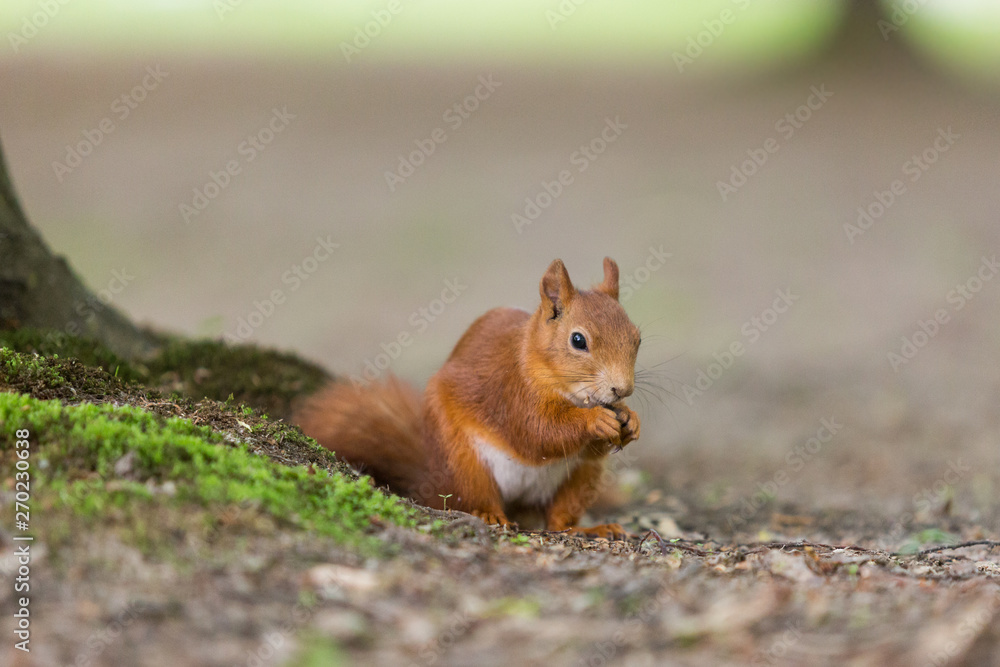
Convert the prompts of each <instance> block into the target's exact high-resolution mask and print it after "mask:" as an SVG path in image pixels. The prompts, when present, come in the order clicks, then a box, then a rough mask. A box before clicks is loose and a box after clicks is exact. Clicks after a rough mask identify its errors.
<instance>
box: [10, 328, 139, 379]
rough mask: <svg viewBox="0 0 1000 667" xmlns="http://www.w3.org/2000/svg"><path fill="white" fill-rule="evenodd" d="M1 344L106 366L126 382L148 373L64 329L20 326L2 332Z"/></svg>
mask: <svg viewBox="0 0 1000 667" xmlns="http://www.w3.org/2000/svg"><path fill="white" fill-rule="evenodd" d="M0 347H7V348H10V349H12V350H14V351H15V352H22V353H25V354H31V353H33V354H37V355H39V356H43V357H62V358H73V359H76V360H78V361H79V362H80V363H82V364H83V365H85V366H92V367H94V368H103V369H104V370H106V371H107V372H108V373H109V374H111V375H113V376H115V377H117V378H120V379H122V380H125V381H133V382H139V381H141V380H143V379H144V378H145V376H144V375H143V374H142V373H141V372H139V371H138V370H136V369H135V368H133V367H132V365H131V364H129V363H128V362H127V361H125V360H124V359H122V358H121V357H119V356H118V355H116V354H115V353H114V352H112V351H111V350H109V349H107V348H106V347H104V346H103V345H102V344H100V343H98V342H97V341H94V340H91V339H89V338H77V337H75V336H70V335H67V334H66V333H63V332H61V331H55V330H44V329H16V330H14V331H0Z"/></svg>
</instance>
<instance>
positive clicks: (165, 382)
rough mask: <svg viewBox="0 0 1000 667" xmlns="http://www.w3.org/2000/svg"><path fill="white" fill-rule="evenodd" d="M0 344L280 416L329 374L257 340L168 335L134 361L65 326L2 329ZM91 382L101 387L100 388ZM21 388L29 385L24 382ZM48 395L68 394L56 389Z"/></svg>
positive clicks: (54, 383) (54, 380) (55, 380)
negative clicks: (153, 351) (266, 347)
mask: <svg viewBox="0 0 1000 667" xmlns="http://www.w3.org/2000/svg"><path fill="white" fill-rule="evenodd" d="M0 347H6V348H9V349H10V350H13V351H15V352H20V353H23V354H34V355H39V356H42V357H49V358H53V359H55V358H59V359H63V360H67V361H68V360H69V359H73V360H76V361H78V362H79V363H80V364H81V365H82V366H84V367H89V368H94V369H98V368H100V369H103V370H105V371H107V373H108V374H109V375H111V376H112V377H113V378H115V379H117V380H121V381H122V382H126V383H128V382H138V383H142V384H144V385H146V386H148V387H151V388H155V389H160V390H163V391H166V392H167V393H171V392H177V393H180V394H182V395H185V396H190V397H192V398H196V399H198V398H211V399H214V400H217V401H225V400H227V399H231V400H232V401H233V402H235V403H237V404H240V403H244V404H246V405H248V406H251V407H253V408H255V409H257V410H260V411H261V412H264V413H266V414H271V415H275V416H276V417H279V418H283V417H286V416H288V415H289V414H290V413H291V406H292V402H293V401H294V400H295V399H296V398H297V397H299V396H301V395H305V394H310V393H312V392H314V391H316V390H317V389H319V388H320V387H321V386H322V385H323V384H324V383H325V382H327V381H328V380H329V379H330V376H329V374H328V373H326V371H324V370H323V369H322V368H320V367H319V366H316V365H315V364H311V363H309V362H307V361H303V360H302V359H299V358H298V357H296V356H295V355H292V354H285V353H282V352H276V351H273V350H264V349H261V348H259V347H257V346H255V345H239V346H231V345H227V344H226V343H224V342H222V341H208V340H197V341H188V340H183V339H179V338H165V339H163V345H162V347H161V349H160V350H159V352H158V353H157V354H156V355H154V356H153V357H151V358H149V359H145V360H143V361H141V362H134V363H129V362H127V361H125V360H123V359H121V358H120V357H118V356H117V355H115V354H114V353H113V352H111V351H110V350H108V349H107V348H106V347H104V346H103V345H102V344H101V343H99V342H97V341H94V340H91V339H87V338H76V337H74V336H69V335H66V334H65V333H63V332H60V331H48V330H39V329H19V330H15V331H0ZM36 379H37V378H36ZM80 379H81V378H75V380H77V381H79V380H80ZM59 380H60V378H57V377H54V376H53V377H52V382H50V383H48V384H49V386H50V387H53V388H55V387H59V386H62V384H64V383H62V382H60V381H59ZM70 384H73V383H72V382H71V383H70ZM91 388H92V389H94V390H95V392H97V393H99V391H100V389H101V387H91ZM17 389H18V390H19V391H26V389H25V388H24V387H17ZM45 398H68V397H66V396H62V395H59V394H54V395H52V396H45Z"/></svg>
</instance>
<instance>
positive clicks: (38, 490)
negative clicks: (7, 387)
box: [0, 393, 414, 544]
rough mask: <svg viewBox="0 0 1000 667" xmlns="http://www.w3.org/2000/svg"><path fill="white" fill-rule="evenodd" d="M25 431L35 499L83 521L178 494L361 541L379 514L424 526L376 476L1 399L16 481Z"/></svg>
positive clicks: (95, 408)
mask: <svg viewBox="0 0 1000 667" xmlns="http://www.w3.org/2000/svg"><path fill="white" fill-rule="evenodd" d="M18 429H28V430H29V432H30V437H29V441H30V443H31V449H30V451H31V458H30V465H31V468H30V469H31V472H32V489H33V500H35V501H37V502H40V503H44V504H45V505H46V506H47V507H49V508H52V509H54V510H60V509H69V510H71V511H72V512H73V513H74V514H76V515H78V516H80V517H90V518H96V519H102V520H103V519H104V518H106V517H107V515H108V513H109V512H112V511H114V510H116V509H121V510H124V509H133V508H135V507H136V506H137V505H143V504H149V503H162V502H163V499H164V498H169V499H170V501H171V502H173V503H178V504H181V505H195V506H200V507H204V508H208V509H212V510H213V513H212V514H210V515H207V516H213V515H214V516H216V517H218V516H221V515H222V513H223V510H224V509H225V508H226V507H231V506H235V507H236V508H241V509H244V510H246V509H251V510H254V511H255V512H258V513H263V514H265V515H267V516H269V517H270V518H271V519H272V520H273V521H275V522H276V523H278V524H285V525H288V524H290V525H292V526H295V527H298V528H301V529H303V530H308V531H311V532H314V533H318V534H322V535H327V536H330V537H332V538H334V539H335V540H337V541H340V542H344V543H352V544H360V543H362V542H364V541H365V538H364V535H365V530H366V528H367V527H368V525H369V520H370V518H371V517H373V516H375V517H378V518H379V519H380V520H383V521H387V522H392V523H396V524H399V525H412V524H413V523H414V518H413V513H412V511H411V510H408V509H406V508H405V507H404V506H403V505H401V504H400V503H399V502H398V501H397V500H396V499H394V498H392V497H389V496H386V495H385V494H383V493H381V492H380V491H378V490H377V489H375V488H373V487H372V486H371V485H370V484H369V483H368V481H367V480H364V479H362V480H352V479H349V478H347V477H345V476H343V475H340V474H339V473H334V474H329V473H328V472H327V471H325V470H322V469H319V470H317V469H316V468H311V469H307V468H305V467H303V466H296V467H289V466H283V465H279V464H276V463H274V462H272V461H270V460H268V459H266V458H264V457H261V456H256V455H254V454H252V453H251V452H250V451H248V449H247V448H246V446H245V445H233V444H230V443H228V442H227V441H226V440H225V439H224V438H223V437H222V436H221V435H219V434H217V433H214V432H212V431H211V430H210V429H209V428H207V427H204V426H196V425H195V424H193V423H191V422H190V421H189V420H186V419H180V418H169V419H168V418H163V417H160V416H158V415H155V414H152V413H150V412H146V411H144V410H142V409H139V408H136V407H132V406H121V407H118V406H112V405H95V404H90V403H84V404H81V405H73V406H67V405H63V404H62V403H60V402H58V401H45V400H38V399H36V398H33V397H31V396H26V395H21V394H13V393H0V469H2V470H3V471H4V477H6V478H8V479H11V478H13V472H14V465H15V461H16V460H17V459H16V454H15V440H16V438H15V433H16V431H17V430H18ZM217 520H218V519H217ZM140 537H141V536H140Z"/></svg>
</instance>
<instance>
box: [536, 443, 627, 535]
mask: <svg viewBox="0 0 1000 667" xmlns="http://www.w3.org/2000/svg"><path fill="white" fill-rule="evenodd" d="M603 471H604V460H603V459H590V460H585V461H582V462H581V463H580V465H579V466H577V468H576V470H574V471H573V474H572V475H570V476H569V478H568V479H567V480H566V481H565V482H563V484H562V486H560V487H559V490H558V491H556V495H555V497H554V498H553V499H552V504H551V505H549V508H548V511H547V512H546V513H545V523H546V528H548V529H549V530H554V531H566V532H569V533H573V534H577V535H589V536H592V537H603V538H606V539H609V540H623V539H626V538H627V537H628V532H626V531H625V529H624V528H622V527H621V525H619V524H617V523H606V524H601V525H600V526H593V527H591V528H581V527H579V526H577V525H576V524H577V522H579V521H580V517H581V516H583V513H584V512H586V511H587V509H588V508H589V507H590V506H591V505H593V504H594V502H595V501H596V500H597V498H598V496H599V495H600V491H601V484H600V480H601V473H602V472H603Z"/></svg>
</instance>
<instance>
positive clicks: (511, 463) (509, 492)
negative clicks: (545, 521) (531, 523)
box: [473, 438, 580, 505]
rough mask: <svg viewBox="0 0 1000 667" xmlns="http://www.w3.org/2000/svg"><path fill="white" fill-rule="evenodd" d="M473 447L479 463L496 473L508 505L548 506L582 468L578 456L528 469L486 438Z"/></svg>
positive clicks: (477, 441) (501, 491) (495, 478)
mask: <svg viewBox="0 0 1000 667" xmlns="http://www.w3.org/2000/svg"><path fill="white" fill-rule="evenodd" d="M473 446H474V447H475V449H476V453H477V454H478V455H479V460H480V461H482V462H483V463H484V464H485V465H486V467H487V468H489V469H490V472H492V473H493V479H494V480H495V481H496V483H497V486H498V487H499V488H500V495H501V497H502V498H503V500H504V502H505V503H512V502H518V503H523V504H525V505H547V504H548V503H549V501H551V500H552V497H553V496H555V493H556V490H557V489H558V488H559V487H560V486H561V485H562V483H563V482H565V481H566V478H567V477H569V475H570V473H572V472H573V471H574V470H575V469H576V467H577V466H578V465H579V464H580V458H579V457H578V456H570V457H568V458H565V459H558V460H556V461H553V462H552V463H547V464H545V465H540V466H532V465H525V464H523V463H520V462H519V461H517V460H516V459H514V458H512V457H510V456H508V455H507V454H506V453H505V452H504V451H503V450H502V449H500V448H499V447H496V446H494V445H493V444H491V443H490V442H489V441H488V440H486V439H485V438H476V439H475V440H474V441H473Z"/></svg>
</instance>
